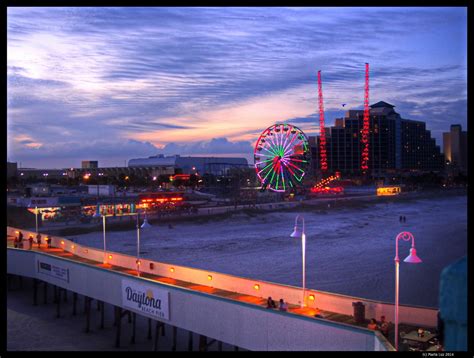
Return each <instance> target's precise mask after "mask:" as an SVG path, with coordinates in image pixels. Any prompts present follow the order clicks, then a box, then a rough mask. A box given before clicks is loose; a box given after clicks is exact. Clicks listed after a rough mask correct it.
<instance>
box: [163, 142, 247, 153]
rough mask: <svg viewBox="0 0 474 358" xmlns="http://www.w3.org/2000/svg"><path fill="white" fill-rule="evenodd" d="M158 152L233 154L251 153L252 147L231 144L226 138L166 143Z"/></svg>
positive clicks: (239, 143) (245, 144)
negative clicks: (186, 142) (185, 142)
mask: <svg viewBox="0 0 474 358" xmlns="http://www.w3.org/2000/svg"><path fill="white" fill-rule="evenodd" d="M160 152H162V153H164V154H171V155H173V154H182V155H194V154H210V153H219V154H235V153H243V154H249V153H253V146H252V145H251V143H250V142H248V141H237V142H231V141H229V140H228V139H227V138H212V139H211V140H210V141H201V142H195V143H188V144H177V143H168V144H166V145H165V146H164V147H163V148H162V149H161V150H160Z"/></svg>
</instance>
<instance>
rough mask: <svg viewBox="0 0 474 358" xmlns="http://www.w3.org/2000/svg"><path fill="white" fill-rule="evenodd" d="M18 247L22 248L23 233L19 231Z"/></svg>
mask: <svg viewBox="0 0 474 358" xmlns="http://www.w3.org/2000/svg"><path fill="white" fill-rule="evenodd" d="M18 247H19V248H20V249H21V248H23V233H22V232H21V231H20V232H19V233H18Z"/></svg>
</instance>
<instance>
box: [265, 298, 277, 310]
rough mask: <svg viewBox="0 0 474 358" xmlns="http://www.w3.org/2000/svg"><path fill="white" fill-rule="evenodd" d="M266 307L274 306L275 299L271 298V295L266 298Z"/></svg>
mask: <svg viewBox="0 0 474 358" xmlns="http://www.w3.org/2000/svg"><path fill="white" fill-rule="evenodd" d="M267 308H276V304H275V301H273V300H272V298H271V296H269V297H268V299H267Z"/></svg>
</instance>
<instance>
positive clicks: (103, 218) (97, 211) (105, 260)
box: [92, 203, 107, 264]
mask: <svg viewBox="0 0 474 358" xmlns="http://www.w3.org/2000/svg"><path fill="white" fill-rule="evenodd" d="M101 216H102V227H103V231H104V264H105V263H107V250H106V248H107V247H106V243H105V215H101V214H100V209H99V203H97V207H96V211H95V214H94V215H92V217H94V218H100V217H101Z"/></svg>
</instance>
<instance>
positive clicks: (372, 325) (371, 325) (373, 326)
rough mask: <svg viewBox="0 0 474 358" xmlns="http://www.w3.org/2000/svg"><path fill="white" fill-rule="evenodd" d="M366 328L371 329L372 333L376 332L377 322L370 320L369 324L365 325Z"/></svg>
mask: <svg viewBox="0 0 474 358" xmlns="http://www.w3.org/2000/svg"><path fill="white" fill-rule="evenodd" d="M367 328H368V329H371V330H372V331H376V330H377V321H376V320H375V318H372V319H371V320H370V323H369V324H368V325H367Z"/></svg>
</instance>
